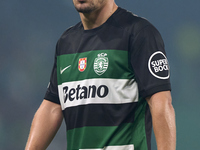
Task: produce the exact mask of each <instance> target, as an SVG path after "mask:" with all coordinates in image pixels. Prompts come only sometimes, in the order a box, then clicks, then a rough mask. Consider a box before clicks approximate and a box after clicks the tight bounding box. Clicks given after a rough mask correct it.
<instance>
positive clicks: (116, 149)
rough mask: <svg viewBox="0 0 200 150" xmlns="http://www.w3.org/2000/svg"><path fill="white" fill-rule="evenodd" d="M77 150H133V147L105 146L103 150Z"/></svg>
mask: <svg viewBox="0 0 200 150" xmlns="http://www.w3.org/2000/svg"><path fill="white" fill-rule="evenodd" d="M79 150H134V145H122V146H107V147H104V148H103V149H99V148H97V149H79Z"/></svg>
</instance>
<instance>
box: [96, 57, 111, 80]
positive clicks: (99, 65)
mask: <svg viewBox="0 0 200 150" xmlns="http://www.w3.org/2000/svg"><path fill="white" fill-rule="evenodd" d="M97 56H98V57H97V58H95V60H94V71H95V72H96V74H98V75H99V76H100V75H102V74H103V73H104V72H105V71H106V70H107V68H108V58H107V57H106V56H107V54H106V53H100V54H98V55H97Z"/></svg>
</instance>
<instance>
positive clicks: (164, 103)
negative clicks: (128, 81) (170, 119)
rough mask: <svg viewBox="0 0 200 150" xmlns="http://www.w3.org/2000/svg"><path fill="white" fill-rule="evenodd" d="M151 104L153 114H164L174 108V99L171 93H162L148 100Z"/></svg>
mask: <svg viewBox="0 0 200 150" xmlns="http://www.w3.org/2000/svg"><path fill="white" fill-rule="evenodd" d="M146 100H147V103H148V104H149V107H150V111H151V114H152V115H154V112H155V113H156V114H162V113H164V112H167V111H170V110H171V109H172V108H173V107H172V98H171V92H170V91H162V92H158V93H155V94H153V95H152V96H151V97H148V98H146Z"/></svg>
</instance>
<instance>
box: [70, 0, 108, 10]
mask: <svg viewBox="0 0 200 150" xmlns="http://www.w3.org/2000/svg"><path fill="white" fill-rule="evenodd" d="M105 1H106V0H73V3H74V6H75V8H76V10H77V11H78V12H81V13H90V12H92V11H94V10H97V9H98V8H101V6H103V4H104V3H105Z"/></svg>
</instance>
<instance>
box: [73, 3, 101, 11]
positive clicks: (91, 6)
mask: <svg viewBox="0 0 200 150" xmlns="http://www.w3.org/2000/svg"><path fill="white" fill-rule="evenodd" d="M96 1H98V3H99V4H102V3H103V2H104V0H96ZM75 8H76V10H77V11H78V12H79V13H91V12H93V11H95V10H96V9H97V8H98V7H97V6H96V5H95V4H94V3H90V5H89V6H88V7H85V8H77V7H76V6H75Z"/></svg>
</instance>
